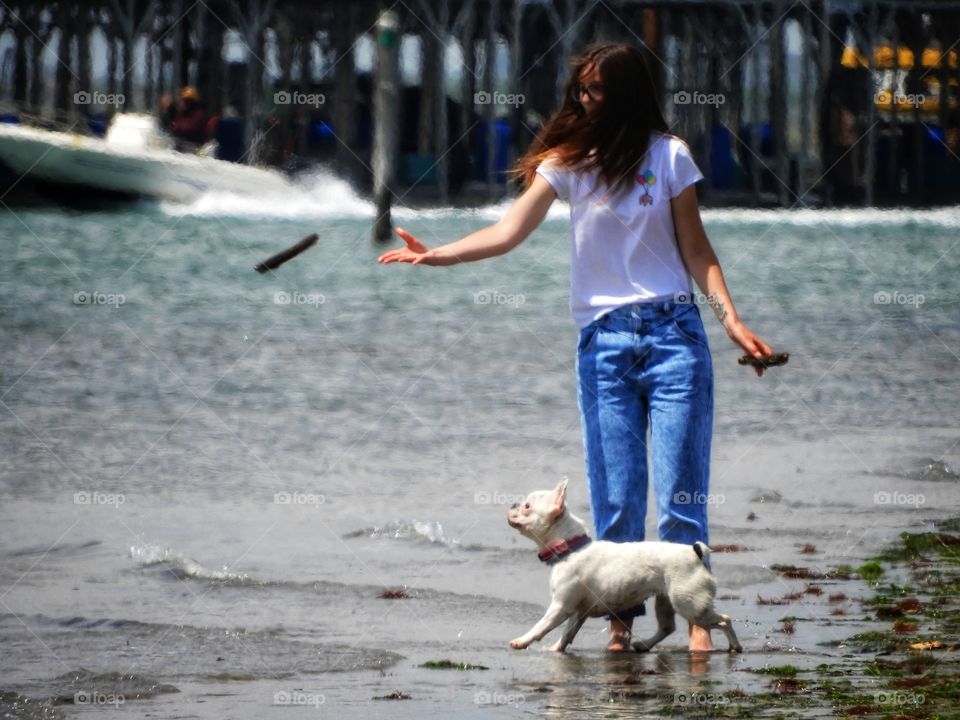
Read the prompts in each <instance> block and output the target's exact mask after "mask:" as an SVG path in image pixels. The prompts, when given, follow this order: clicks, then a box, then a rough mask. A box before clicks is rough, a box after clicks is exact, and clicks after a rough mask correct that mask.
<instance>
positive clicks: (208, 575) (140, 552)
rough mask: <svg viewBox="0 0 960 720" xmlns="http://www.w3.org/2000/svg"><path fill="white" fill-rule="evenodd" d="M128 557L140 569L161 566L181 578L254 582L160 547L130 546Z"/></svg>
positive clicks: (243, 575) (246, 576)
mask: <svg viewBox="0 0 960 720" xmlns="http://www.w3.org/2000/svg"><path fill="white" fill-rule="evenodd" d="M130 557H131V558H132V559H133V560H134V561H136V562H137V564H139V565H140V566H141V567H152V566H155V565H163V566H165V569H167V570H169V571H170V572H172V573H173V574H174V575H175V576H177V577H181V578H182V577H189V578H197V579H200V580H218V581H222V582H230V583H239V584H244V583H249V582H254V581H252V580H251V578H250V576H249V575H247V574H246V573H232V572H229V571H228V570H227V569H226V568H224V569H223V570H212V569H210V568H205V567H204V566H203V565H201V564H200V563H198V562H197V561H196V560H191V559H190V558H188V557H187V556H186V555H182V554H180V553H178V552H176V551H174V550H171V549H170V548H168V547H162V546H160V545H131V546H130Z"/></svg>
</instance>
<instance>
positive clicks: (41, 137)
mask: <svg viewBox="0 0 960 720" xmlns="http://www.w3.org/2000/svg"><path fill="white" fill-rule="evenodd" d="M0 162H3V163H4V164H5V165H7V167H9V168H10V169H11V170H13V171H14V172H15V173H16V174H17V175H19V176H27V177H29V178H32V179H33V180H36V181H39V182H42V183H51V184H55V185H58V186H71V187H76V188H78V189H80V188H83V189H87V190H94V191H103V192H109V193H121V194H124V195H133V196H141V197H151V198H160V199H166V200H174V201H177V202H189V201H191V200H193V199H195V198H196V197H198V196H199V195H200V194H202V193H204V192H205V191H207V190H218V191H223V192H227V193H237V194H240V195H261V194H264V193H282V192H285V191H289V190H290V189H291V188H292V187H293V186H292V185H291V183H290V182H288V181H287V179H286V178H285V177H284V176H283V175H281V174H280V173H278V172H275V171H273V170H263V169H260V168H256V167H250V166H248V165H240V164H238V163H231V162H226V161H224V160H217V159H216V158H214V157H210V156H208V155H205V154H192V153H183V152H178V151H176V150H174V149H173V140H172V139H171V138H170V137H169V136H168V135H167V134H165V133H164V132H162V131H161V130H160V127H159V123H158V122H157V119H156V118H155V117H153V116H151V115H141V114H134V113H118V114H117V115H115V116H114V118H113V121H112V122H111V123H110V127H109V128H108V130H107V134H106V137H104V138H98V137H88V136H85V135H78V134H75V133H67V132H52V131H50V130H40V129H37V128H31V127H26V126H22V125H10V124H2V123H0Z"/></svg>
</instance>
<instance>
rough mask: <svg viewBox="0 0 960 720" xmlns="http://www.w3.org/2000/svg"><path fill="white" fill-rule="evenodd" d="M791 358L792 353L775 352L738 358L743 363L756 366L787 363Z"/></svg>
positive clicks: (765, 366)
mask: <svg viewBox="0 0 960 720" xmlns="http://www.w3.org/2000/svg"><path fill="white" fill-rule="evenodd" d="M789 359H790V353H786V352H782V353H774V354H773V355H767V356H766V357H762V358H755V357H754V356H753V355H744V356H743V357H741V358H739V359H738V360H737V362H738V363H740V364H741V365H753V366H754V367H762V368H768V367H776V366H777V365H786V364H787V360H789Z"/></svg>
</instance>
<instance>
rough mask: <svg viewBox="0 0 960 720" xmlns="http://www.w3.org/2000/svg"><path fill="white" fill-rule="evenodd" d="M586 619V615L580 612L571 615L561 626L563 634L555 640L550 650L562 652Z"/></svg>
mask: <svg viewBox="0 0 960 720" xmlns="http://www.w3.org/2000/svg"><path fill="white" fill-rule="evenodd" d="M586 620H587V616H586V615H584V614H582V613H580V614H576V615H572V616H571V617H570V619H569V620H567V624H566V625H565V626H564V628H563V635H562V636H561V637H560V639H559V640H557V642H555V643H554V644H553V645H551V646H550V648H549V649H550V650H551V651H552V652H563V651H564V650H566V649H567V645H569V644H570V643H572V642H573V638H574V637H575V636H576V634H577V633H578V632H580V628H581V627H583V623H584V622H586Z"/></svg>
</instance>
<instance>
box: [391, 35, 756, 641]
mask: <svg viewBox="0 0 960 720" xmlns="http://www.w3.org/2000/svg"><path fill="white" fill-rule="evenodd" d="M516 172H517V173H518V174H520V175H522V177H523V179H524V184H525V192H524V193H523V194H522V195H521V196H520V197H519V198H518V199H517V200H516V201H515V202H514V203H513V205H512V207H511V208H510V209H509V210H508V211H507V212H506V214H505V215H504V217H503V218H502V219H501V220H500V221H499V222H498V223H496V224H494V225H491V226H488V227H485V228H483V229H481V230H478V231H477V232H475V233H472V234H470V235H468V236H466V237H464V238H462V239H460V240H457V241H456V242H452V243H449V244H446V245H441V246H440V247H437V248H433V249H430V248H428V247H427V246H425V245H424V244H423V243H422V242H420V241H419V240H418V239H417V238H415V237H414V236H413V235H411V234H410V233H408V232H406V231H405V230H402V229H399V228H398V229H397V231H396V232H397V234H398V235H399V236H400V237H401V238H402V239H403V241H404V242H405V243H406V247H402V248H399V249H396V250H391V251H389V252H386V253H384V254H383V255H381V256H380V258H379V262H381V263H397V262H404V263H412V264H415V265H416V264H422V265H438V266H445V265H453V264H456V263H462V262H471V261H475V260H481V259H484V258H489V257H495V256H497V255H502V254H504V253H506V252H508V251H510V250H512V249H513V248H515V247H517V246H518V245H519V244H520V243H521V242H523V241H524V239H526V238H527V236H529V235H530V233H531V232H533V230H534V229H535V228H536V227H537V226H538V225H539V224H540V223H541V221H542V220H543V219H544V217H545V216H546V214H547V210H548V209H549V207H550V205H551V204H552V203H553V201H554V200H555V199H556V198H558V197H559V198H560V199H562V200H565V201H567V202H568V203H569V205H570V215H571V251H572V252H571V256H572V257H571V291H570V296H571V297H570V301H571V303H570V304H571V310H572V311H573V315H574V319H575V321H576V323H577V325H578V326H579V328H580V332H579V344H578V348H577V358H576V367H577V375H578V379H579V392H578V400H579V405H580V414H581V422H582V427H583V440H584V449H585V455H586V471H587V480H588V484H589V489H590V504H591V507H592V510H593V519H594V525H595V527H596V532H597V537H598V538H599V539H602V540H611V541H614V542H628V541H639V540H643V539H644V535H645V521H646V511H647V482H648V476H649V474H650V473H649V470H648V467H647V442H648V441H647V432H648V430H649V432H650V443H651V445H652V463H651V464H652V466H653V467H652V470H653V472H652V475H653V485H654V496H655V498H656V504H657V516H658V518H657V520H658V523H657V527H658V535H659V539H660V540H666V541H672V542H678V543H687V544H692V543H694V542H695V541H697V540H699V541H702V542H707V529H708V528H707V497H708V487H709V469H710V445H711V439H712V433H713V396H714V383H713V360H712V356H711V352H710V348H709V345H708V342H707V335H706V333H705V331H704V328H703V323H702V322H701V317H700V308H699V307H698V303H697V302H695V301H694V298H693V287H692V282H693V281H696V283H697V285H699V287H700V288H701V289H702V290H703V292H704V293H705V294H706V301H707V303H708V304H709V305H710V306H711V308H712V309H713V311H714V313H715V314H716V316H717V318H718V319H719V321H720V323H721V324H722V325H723V328H724V330H725V331H726V333H727V336H728V337H729V338H730V340H731V341H732V342H733V343H734V344H736V345H738V346H739V347H741V348H743V350H744V351H745V352H747V353H748V354H749V355H751V356H753V357H756V358H761V357H764V356H768V355H770V354H772V350H771V349H770V347H769V346H768V345H767V344H766V343H764V342H763V340H761V339H760V338H759V337H758V336H757V335H755V334H754V333H753V332H752V331H751V330H750V329H749V328H748V327H747V326H746V325H745V324H744V322H743V321H742V320H741V319H740V317H739V315H738V314H737V311H736V309H735V308H734V306H733V301H732V300H731V298H730V293H729V291H728V289H727V284H726V281H725V280H724V276H723V271H722V270H721V268H720V263H719V261H718V260H717V256H716V254H715V253H714V250H713V248H712V246H711V244H710V241H709V239H708V238H707V234H706V232H705V231H704V229H703V224H702V221H701V218H700V209H699V205H698V202H697V192H696V188H695V183H696V182H697V181H699V180H701V179H702V178H703V175H702V174H701V173H700V170H699V169H698V168H697V165H696V163H695V162H694V160H693V157H692V154H691V152H690V149H689V148H688V147H687V145H686V143H684V142H683V140H681V139H680V138H678V137H676V136H674V135H671V134H670V133H669V128H668V126H667V123H666V121H665V120H664V118H663V115H662V113H661V111H660V107H659V105H658V102H657V93H656V90H655V88H654V84H653V80H652V78H651V76H650V72H649V70H648V68H647V63H646V61H645V60H644V57H643V54H642V53H641V52H640V50H638V49H637V48H635V47H632V46H630V45H626V44H620V43H616V44H614V43H605V44H600V45H595V46H591V47H590V48H588V49H587V51H586V52H585V53H584V54H582V55H580V56H579V57H577V58H576V59H575V60H574V62H573V73H572V75H571V77H570V79H569V80H568V81H567V86H566V89H565V91H564V94H563V97H562V98H561V107H560V109H559V110H558V111H557V113H556V114H555V115H554V116H553V117H552V118H551V119H550V120H549V121H548V122H547V123H546V125H545V126H544V127H543V128H542V129H541V131H540V132H539V133H538V134H537V137H536V139H535V141H534V143H533V145H532V146H531V148H530V149H529V151H528V152H527V153H526V155H525V156H524V157H522V158H521V159H520V161H519V163H518V167H517V171H516ZM756 372H757V374H758V375H762V374H763V368H762V367H758V368H757V370H756ZM642 614H644V611H643V606H642V605H640V606H637V607H636V608H633V609H631V610H629V611H626V612H618V613H616V614H615V615H614V614H610V615H608V618H609V620H610V622H611V624H610V643H609V645H608V648H609V649H610V650H612V651H620V650H626V649H629V647H630V644H629V640H630V632H631V628H632V623H633V618H634V617H635V616H636V615H642ZM689 646H690V650H691V651H698V650H709V649H711V648H712V646H711V644H710V634H709V631H708V630H706V629H704V628H699V627H696V626H692V625H691V627H690V638H689Z"/></svg>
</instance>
